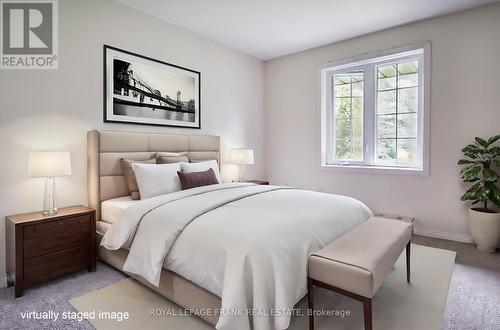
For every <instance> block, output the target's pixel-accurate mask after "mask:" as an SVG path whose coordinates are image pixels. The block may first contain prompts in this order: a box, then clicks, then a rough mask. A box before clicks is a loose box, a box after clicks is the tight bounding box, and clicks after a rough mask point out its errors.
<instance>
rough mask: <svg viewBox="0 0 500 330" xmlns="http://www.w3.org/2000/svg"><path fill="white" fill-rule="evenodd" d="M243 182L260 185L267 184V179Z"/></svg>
mask: <svg viewBox="0 0 500 330" xmlns="http://www.w3.org/2000/svg"><path fill="white" fill-rule="evenodd" d="M245 182H249V183H255V184H261V185H265V186H268V185H269V181H264V180H247V181H245Z"/></svg>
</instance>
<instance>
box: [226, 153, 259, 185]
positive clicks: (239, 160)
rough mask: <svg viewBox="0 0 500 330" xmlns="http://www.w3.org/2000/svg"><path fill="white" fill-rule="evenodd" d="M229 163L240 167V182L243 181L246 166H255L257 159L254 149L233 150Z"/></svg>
mask: <svg viewBox="0 0 500 330" xmlns="http://www.w3.org/2000/svg"><path fill="white" fill-rule="evenodd" d="M229 161H230V163H232V164H235V165H240V170H239V171H238V181H242V180H241V177H242V175H241V173H242V172H243V169H244V166H245V165H253V164H255V158H254V156H253V150H252V149H233V150H231V154H230V157H229Z"/></svg>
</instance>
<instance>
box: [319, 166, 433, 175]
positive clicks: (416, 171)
mask: <svg viewBox="0 0 500 330" xmlns="http://www.w3.org/2000/svg"><path fill="white" fill-rule="evenodd" d="M321 167H322V168H325V169H335V170H340V171H351V172H364V173H377V174H398V175H420V176H428V175H429V171H428V170H426V169H423V168H416V167H400V166H373V165H347V164H321Z"/></svg>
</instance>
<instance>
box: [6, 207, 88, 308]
mask: <svg viewBox="0 0 500 330" xmlns="http://www.w3.org/2000/svg"><path fill="white" fill-rule="evenodd" d="M5 220H6V221H5V238H6V247H7V260H6V261H7V283H8V284H9V285H15V297H16V298H17V297H20V296H22V294H23V290H24V289H25V288H27V287H29V286H31V285H33V284H35V283H40V282H42V281H45V280H48V279H51V278H54V277H57V276H60V275H64V274H66V273H70V272H73V271H77V270H80V269H83V268H87V269H88V270H89V271H95V266H96V241H95V239H96V232H95V210H93V209H91V208H88V207H85V206H70V207H64V208H61V209H59V211H58V213H57V214H54V215H49V216H44V215H42V214H41V213H40V212H31V213H24V214H17V215H10V216H7V217H6V219H5Z"/></svg>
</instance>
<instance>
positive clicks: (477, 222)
mask: <svg viewBox="0 0 500 330" xmlns="http://www.w3.org/2000/svg"><path fill="white" fill-rule="evenodd" d="M469 229H470V233H471V236H472V241H473V242H474V244H476V246H477V248H478V250H481V251H485V252H495V248H496V247H497V246H498V241H499V240H500V213H498V212H497V213H488V212H482V211H478V210H477V209H475V208H471V209H469Z"/></svg>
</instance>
